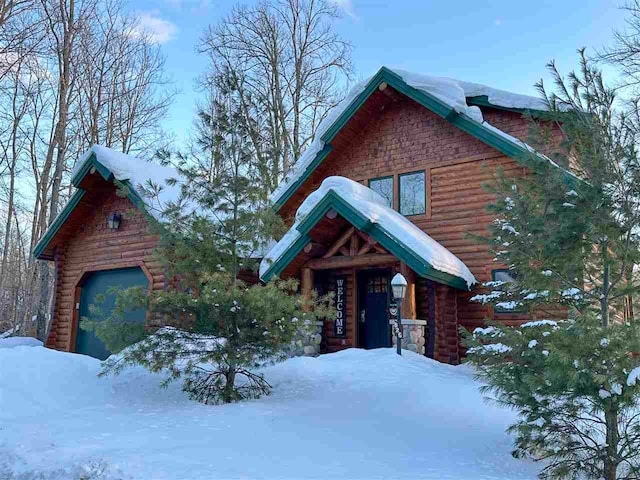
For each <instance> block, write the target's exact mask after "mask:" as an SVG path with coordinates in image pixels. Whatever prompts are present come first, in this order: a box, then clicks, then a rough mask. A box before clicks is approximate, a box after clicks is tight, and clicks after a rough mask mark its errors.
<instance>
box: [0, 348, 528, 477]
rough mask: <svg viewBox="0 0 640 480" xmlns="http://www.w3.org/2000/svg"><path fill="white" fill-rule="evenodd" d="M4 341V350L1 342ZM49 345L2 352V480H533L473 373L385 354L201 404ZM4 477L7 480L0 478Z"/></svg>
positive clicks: (317, 366)
mask: <svg viewBox="0 0 640 480" xmlns="http://www.w3.org/2000/svg"><path fill="white" fill-rule="evenodd" d="M0 342H1V341H0ZM99 369H100V363H99V362H98V361H97V360H95V359H92V358H89V357H85V356H82V355H76V354H70V353H62V352H57V351H53V350H48V349H45V348H42V347H26V346H17V347H14V348H5V349H0V472H1V473H0V478H3V480H4V479H6V478H8V479H12V480H13V479H23V478H24V479H26V478H29V479H31V478H37V479H47V480H54V479H55V480H58V479H65V480H68V479H79V478H90V479H91V478H93V479H98V478H99V479H104V480H107V479H108V480H115V479H121V478H123V479H124V478H126V479H150V478H153V479H190V480H198V479H215V478H225V479H227V478H266V479H269V478H274V479H275V478H278V479H281V478H285V479H286V478H291V479H293V478H318V479H319V478H323V479H325V478H369V479H371V478H421V479H438V480H440V479H450V480H452V479H465V480H466V479H469V478H474V479H485V480H488V479H505V478H508V479H511V480H518V479H534V478H535V475H536V472H537V471H538V469H537V466H536V465H534V464H532V463H530V462H525V461H518V460H515V459H513V458H511V457H510V455H509V451H510V447H511V439H510V438H509V436H507V435H506V434H505V433H504V429H505V427H506V426H507V424H508V423H509V422H510V421H512V419H513V418H514V414H513V413H512V412H510V411H507V410H503V409H501V408H498V407H496V406H493V405H488V404H486V403H485V402H483V400H482V397H481V395H480V394H479V392H478V390H477V387H478V385H477V383H476V382H475V381H474V380H473V378H472V372H471V371H470V370H469V369H468V368H467V367H452V366H449V365H443V364H439V363H436V362H434V361H431V360H429V359H427V358H425V357H421V356H418V355H416V354H412V353H410V352H404V356H403V357H398V356H397V355H396V354H395V352H394V351H393V350H391V349H380V350H369V351H365V350H355V349H354V350H346V351H343V352H340V353H336V354H331V355H324V356H321V357H318V358H294V359H291V360H288V361H286V362H284V363H282V364H279V365H276V366H273V367H269V368H267V369H265V374H266V376H267V379H268V380H269V382H271V384H272V385H273V386H274V393H273V395H272V396H270V397H266V398H263V399H260V400H256V401H250V402H245V403H240V404H234V405H226V406H205V405H201V404H198V403H195V402H192V401H189V400H188V399H187V397H186V395H185V394H183V392H181V391H180V387H179V385H178V384H172V385H170V386H169V388H168V389H162V388H160V386H159V383H160V381H161V378H162V377H160V376H158V375H154V374H150V373H148V372H146V371H144V370H142V369H139V368H134V369H130V370H126V371H124V372H123V374H122V375H121V376H119V377H108V378H97V376H96V375H97V373H98V371H99ZM2 475H4V477H3V476H2Z"/></svg>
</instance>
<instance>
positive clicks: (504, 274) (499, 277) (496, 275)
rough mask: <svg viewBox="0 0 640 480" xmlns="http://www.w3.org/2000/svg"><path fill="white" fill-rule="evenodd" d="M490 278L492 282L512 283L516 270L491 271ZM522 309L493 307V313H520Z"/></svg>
mask: <svg viewBox="0 0 640 480" xmlns="http://www.w3.org/2000/svg"><path fill="white" fill-rule="evenodd" d="M491 280H493V281H494V282H504V283H512V282H515V281H516V272H514V271H513V270H507V269H501V270H492V271H491ZM523 311H524V310H523V309H522V307H520V308H504V307H498V306H494V307H493V313H522V312H523Z"/></svg>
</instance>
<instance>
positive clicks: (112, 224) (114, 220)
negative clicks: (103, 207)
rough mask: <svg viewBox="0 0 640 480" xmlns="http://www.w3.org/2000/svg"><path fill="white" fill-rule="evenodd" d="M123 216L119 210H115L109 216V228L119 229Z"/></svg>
mask: <svg viewBox="0 0 640 480" xmlns="http://www.w3.org/2000/svg"><path fill="white" fill-rule="evenodd" d="M121 219H122V217H121V216H120V214H119V213H118V212H114V213H112V214H111V215H109V217H108V218H107V225H108V226H109V230H118V229H119V228H120V220H121Z"/></svg>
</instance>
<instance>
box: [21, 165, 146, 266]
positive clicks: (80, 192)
mask: <svg viewBox="0 0 640 480" xmlns="http://www.w3.org/2000/svg"><path fill="white" fill-rule="evenodd" d="M92 167H95V169H96V171H97V172H99V173H100V175H101V176H102V178H104V179H105V180H106V181H108V182H113V181H115V177H114V175H113V172H111V170H109V169H108V168H107V167H105V166H104V165H102V164H101V163H100V162H99V161H98V160H97V159H96V155H95V153H91V157H90V159H88V160H87V161H86V162H85V164H84V165H83V166H82V168H81V169H80V170H78V171H77V172H76V173H75V175H74V176H73V178H72V179H71V184H72V185H73V186H74V187H76V189H77V190H76V191H75V192H74V193H73V195H72V196H71V198H70V199H69V201H68V202H67V204H66V205H65V206H64V208H63V209H62V211H61V212H60V214H59V215H58V216H57V217H56V219H55V220H54V222H53V223H52V224H51V225H49V227H48V228H47V231H46V232H45V234H44V235H43V236H42V238H41V239H40V240H38V243H37V244H36V246H35V247H34V248H33V255H34V257H35V258H37V259H40V255H42V252H43V251H44V250H45V249H46V248H47V246H48V245H49V242H51V240H52V239H53V237H54V236H55V234H56V233H58V230H60V228H61V227H62V225H63V224H64V222H66V221H67V218H69V215H71V213H72V212H73V210H74V209H75V208H76V207H77V206H78V203H80V200H81V199H82V198H83V197H84V195H85V194H86V193H87V191H86V190H85V189H83V188H80V187H78V185H79V184H80V183H81V182H82V179H84V177H85V176H86V175H87V173H89V172H90V171H91V168H92ZM118 182H119V183H121V184H122V185H123V186H124V187H126V189H127V198H128V199H129V200H130V201H131V203H133V205H134V206H135V207H136V208H138V209H139V210H142V211H144V212H146V207H145V203H144V200H143V199H142V197H141V196H140V195H139V194H138V192H136V190H135V189H134V188H133V185H131V182H129V180H118Z"/></svg>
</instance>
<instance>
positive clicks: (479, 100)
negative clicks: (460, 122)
mask: <svg viewBox="0 0 640 480" xmlns="http://www.w3.org/2000/svg"><path fill="white" fill-rule="evenodd" d="M467 105H475V106H476V107H489V108H495V109H496V110H505V111H507V112H514V113H521V114H529V115H531V116H533V117H535V116H538V115H542V114H545V113H549V112H547V111H545V110H540V109H538V108H514V107H503V106H502V105H496V104H495V103H491V102H490V101H489V97H488V96H487V95H478V96H475V97H467Z"/></svg>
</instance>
